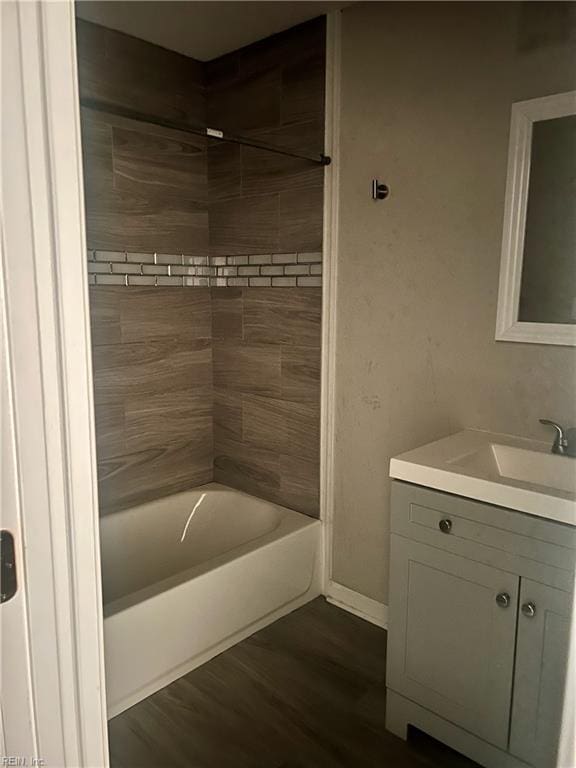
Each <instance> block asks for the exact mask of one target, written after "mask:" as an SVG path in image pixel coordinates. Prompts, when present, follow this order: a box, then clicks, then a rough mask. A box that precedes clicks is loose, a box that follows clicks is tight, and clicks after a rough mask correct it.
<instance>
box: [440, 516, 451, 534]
mask: <svg viewBox="0 0 576 768" xmlns="http://www.w3.org/2000/svg"><path fill="white" fill-rule="evenodd" d="M438 528H440V530H441V531H442V533H450V531H451V530H452V520H448V518H447V517H445V518H443V519H442V520H440V522H439V523H438Z"/></svg>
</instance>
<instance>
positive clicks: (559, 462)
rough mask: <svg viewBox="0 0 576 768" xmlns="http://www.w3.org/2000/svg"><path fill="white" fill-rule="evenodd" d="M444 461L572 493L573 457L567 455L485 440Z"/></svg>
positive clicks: (575, 478)
mask: <svg viewBox="0 0 576 768" xmlns="http://www.w3.org/2000/svg"><path fill="white" fill-rule="evenodd" d="M448 463H449V464H455V465H457V466H459V467H467V468H469V469H472V470H473V469H477V470H478V471H479V472H481V473H483V474H486V475H488V476H489V477H491V478H493V479H496V478H508V479H509V480H520V481H522V482H525V483H530V484H532V485H543V486H545V487H547V488H554V489H556V490H559V491H567V492H568V493H574V494H576V460H574V459H573V458H571V457H568V456H558V455H556V454H553V453H542V452H541V451H529V450H526V449H524V448H514V447H512V446H510V445H500V444H498V443H488V445H486V446H484V447H482V448H481V449H480V450H479V451H474V452H473V453H469V454H467V455H466V456H461V457H459V458H456V459H453V460H451V461H449V462H448Z"/></svg>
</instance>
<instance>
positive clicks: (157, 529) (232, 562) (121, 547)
mask: <svg viewBox="0 0 576 768" xmlns="http://www.w3.org/2000/svg"><path fill="white" fill-rule="evenodd" d="M100 539H101V551H102V588H103V595H104V643H105V646H104V649H105V664H106V693H107V701H108V716H109V717H114V716H115V715H117V714H119V713H120V712H122V711H124V710H125V709H127V708H128V707H131V706H132V705H133V704H136V702H138V701H140V700H141V699H143V698H145V697H146V696H149V695H150V694H151V693H154V692H155V691H157V690H159V689H160V688H162V687H164V686H165V685H168V683H171V682H172V681H173V680H175V679H176V678H178V677H180V676H181V675H184V674H186V673H187V672H189V671H190V670H192V669H194V668H195V667H197V666H199V665H200V664H203V663H204V662H206V661H208V659H211V658H212V657H213V656H216V655H217V654H218V653H221V652H222V651H224V650H225V649H226V648H229V647H230V646H232V645H234V643H237V642H238V641H239V640H242V639H243V638H245V637H248V635H251V634H252V633H253V632H255V631H257V630H258V629H261V628H262V627H264V626H266V625H267V624H269V623H271V622H272V621H275V620H276V619H277V618H279V617H280V616H283V615H285V614H286V613H289V612H290V611H292V610H294V609H295V608H297V607H299V606H301V605H303V604H304V603H306V602H307V601H308V600H312V599H313V598H314V597H317V596H318V595H319V594H320V574H319V572H320V567H319V566H320V562H319V560H320V522H319V521H318V520H315V519H313V518H311V517H307V516H306V515H303V514H301V513H299V512H294V511H293V510H290V509H285V508H284V507H279V506H277V505H275V504H271V503H269V502H266V501H262V500H260V499H256V498H254V497H253V496H249V495H248V494H245V493H241V492H240V491H235V490H232V489H230V488H227V487H226V486H223V485H219V484H217V483H209V484H208V485H204V486H201V487H199V488H195V489H194V490H191V491H186V492H185V493H179V494H176V495H174V496H169V497H166V498H164V499H160V500H157V501H153V502H150V503H148V504H143V505H141V506H138V507H133V508H131V509H127V510H125V511H122V512H116V513H113V514H110V515H107V516H105V517H103V518H102V520H101V524H100Z"/></svg>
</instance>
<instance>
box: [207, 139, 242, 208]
mask: <svg viewBox="0 0 576 768" xmlns="http://www.w3.org/2000/svg"><path fill="white" fill-rule="evenodd" d="M240 152H241V150H240V145H239V144H228V143H226V142H220V143H218V144H210V145H209V146H208V199H209V200H211V201H214V200H225V199H227V198H229V197H238V196H239V195H240V194H241V193H242V167H241V161H240Z"/></svg>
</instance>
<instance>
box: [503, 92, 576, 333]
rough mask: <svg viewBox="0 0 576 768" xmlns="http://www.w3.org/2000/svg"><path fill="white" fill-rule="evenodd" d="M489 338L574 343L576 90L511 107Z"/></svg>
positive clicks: (575, 330)
mask: <svg viewBox="0 0 576 768" xmlns="http://www.w3.org/2000/svg"><path fill="white" fill-rule="evenodd" d="M496 339H497V340H500V341H525V342H536V343H542V344H567V345H576V91H572V92H570V93H562V94H557V95H555V96H547V97H545V98H541V99H532V100H530V101H523V102H518V103H516V104H514V105H513V106H512V119H511V125H510V148H509V154H508V179H507V186H506V205H505V214H504V233H503V242H502V263H501V269H500V291H499V296H498V318H497V328H496Z"/></svg>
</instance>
